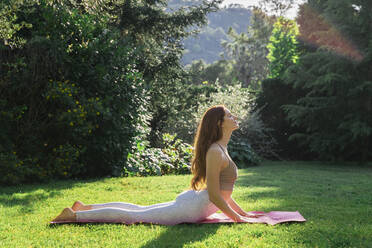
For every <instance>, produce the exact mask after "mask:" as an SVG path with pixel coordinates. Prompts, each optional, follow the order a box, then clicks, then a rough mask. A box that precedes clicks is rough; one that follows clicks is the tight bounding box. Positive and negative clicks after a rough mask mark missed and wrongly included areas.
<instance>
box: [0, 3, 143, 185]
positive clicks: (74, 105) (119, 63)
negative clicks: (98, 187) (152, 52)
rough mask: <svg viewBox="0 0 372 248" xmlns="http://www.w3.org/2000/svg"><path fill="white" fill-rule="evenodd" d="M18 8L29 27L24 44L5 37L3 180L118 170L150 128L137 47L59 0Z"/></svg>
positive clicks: (22, 32) (0, 45)
mask: <svg viewBox="0 0 372 248" xmlns="http://www.w3.org/2000/svg"><path fill="white" fill-rule="evenodd" d="M13 12H14V13H13V14H14V16H15V17H16V18H15V19H14V20H13V22H14V23H13V24H14V25H15V24H17V23H20V24H21V23H22V24H24V23H26V24H27V25H23V27H24V28H20V29H19V30H16V31H15V32H14V37H13V38H14V39H13V40H17V37H18V38H19V39H22V40H24V41H25V43H24V44H23V45H22V44H21V45H20V46H18V47H14V46H12V47H11V46H10V45H9V44H8V43H7V41H6V40H5V39H2V40H1V42H0V55H1V62H2V63H1V64H0V99H1V101H0V108H1V113H0V138H1V139H2V143H1V145H0V173H1V174H2V175H4V176H3V177H2V178H1V179H0V183H12V184H15V183H20V182H34V181H42V180H46V179H49V178H72V177H86V176H105V175H119V174H120V169H121V168H123V166H124V163H125V158H126V155H127V153H128V151H129V150H130V148H131V144H132V142H133V140H134V138H135V137H137V136H139V135H140V134H143V133H144V132H146V131H147V129H146V127H147V124H146V120H147V116H146V114H145V113H146V108H147V101H148V98H147V95H146V91H145V88H144V86H143V80H142V75H141V74H140V73H139V72H138V70H137V69H136V66H135V65H134V63H135V61H134V59H135V57H136V49H135V48H133V47H132V46H131V45H130V44H131V42H130V40H126V39H125V37H124V38H123V37H122V36H121V34H120V32H119V31H118V30H116V29H114V28H112V27H110V28H109V26H108V24H107V21H106V22H105V21H104V18H103V17H102V16H98V15H99V13H96V14H93V13H87V12H84V11H80V10H79V9H74V8H72V7H71V8H69V7H67V5H62V4H60V3H58V2H56V3H52V1H38V2H35V3H33V4H19V5H16V7H15V10H13ZM1 32H3V30H1ZM0 37H3V36H0Z"/></svg>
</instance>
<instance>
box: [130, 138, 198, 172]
mask: <svg viewBox="0 0 372 248" xmlns="http://www.w3.org/2000/svg"><path fill="white" fill-rule="evenodd" d="M162 138H163V139H162V142H163V148H153V147H149V146H148V145H149V144H148V142H146V141H140V140H139V141H137V144H136V145H135V146H134V147H133V151H132V153H129V154H128V158H127V159H128V162H127V164H126V166H125V169H124V170H125V173H126V174H127V175H137V176H150V175H165V174H187V173H190V168H191V166H190V161H191V156H192V146H191V145H189V144H187V143H184V142H182V141H181V140H180V139H176V135H171V134H167V133H166V134H164V135H163V136H162Z"/></svg>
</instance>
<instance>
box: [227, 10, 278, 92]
mask: <svg viewBox="0 0 372 248" xmlns="http://www.w3.org/2000/svg"><path fill="white" fill-rule="evenodd" d="M274 20H275V19H274V18H270V17H268V16H267V15H266V14H265V13H264V12H262V11H261V10H260V9H259V8H254V9H253V14H252V17H251V21H250V22H251V26H249V27H248V30H247V32H246V33H241V34H237V33H236V32H235V30H234V29H232V28H231V29H230V30H229V36H230V37H231V39H232V41H231V42H223V43H222V46H223V47H224V49H225V51H226V54H227V58H229V59H231V60H232V63H233V68H234V70H235V73H236V77H237V79H238V80H239V81H240V82H242V84H243V86H244V87H248V86H249V87H251V88H252V89H259V87H260V86H259V84H260V81H261V80H263V79H264V78H266V77H267V74H268V59H267V54H268V49H267V44H268V43H269V38H270V35H271V31H272V28H273V23H274Z"/></svg>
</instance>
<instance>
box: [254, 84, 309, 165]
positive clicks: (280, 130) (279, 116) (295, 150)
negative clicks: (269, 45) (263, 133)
mask: <svg viewBox="0 0 372 248" xmlns="http://www.w3.org/2000/svg"><path fill="white" fill-rule="evenodd" d="M305 95H306V91H305V90H301V89H298V88H297V89H295V88H293V87H292V85H291V84H288V83H285V82H284V81H283V80H282V79H279V78H268V79H265V80H263V81H262V84H261V91H260V92H259V94H258V96H257V98H256V101H255V102H256V104H255V110H256V111H259V112H260V116H261V119H262V121H263V123H264V124H265V126H267V127H268V128H269V134H270V135H271V136H272V137H273V138H274V139H275V140H276V141H277V143H276V144H275V146H274V149H275V150H276V151H277V154H278V155H279V157H280V158H284V159H298V160H309V159H310V160H312V159H316V156H314V154H308V153H309V152H308V149H306V147H300V146H298V144H297V142H295V141H293V140H292V141H291V140H289V139H288V138H289V137H290V136H291V135H292V134H294V133H296V132H298V131H299V130H301V129H299V128H296V127H292V126H291V124H290V122H289V121H288V120H287V115H286V113H285V112H284V110H283V108H282V106H283V105H288V104H295V103H296V101H297V99H299V98H300V97H303V96H305ZM271 158H272V159H277V157H276V156H274V157H271Z"/></svg>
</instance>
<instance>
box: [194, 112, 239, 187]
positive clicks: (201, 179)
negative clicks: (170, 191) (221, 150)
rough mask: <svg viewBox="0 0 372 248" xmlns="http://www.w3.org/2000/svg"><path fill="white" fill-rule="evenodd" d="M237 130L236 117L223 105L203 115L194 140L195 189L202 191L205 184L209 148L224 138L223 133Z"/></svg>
mask: <svg viewBox="0 0 372 248" xmlns="http://www.w3.org/2000/svg"><path fill="white" fill-rule="evenodd" d="M225 124H226V125H225ZM236 128H238V126H237V122H236V120H235V117H234V116H233V115H231V113H230V111H228V110H227V109H226V107H225V106H223V105H216V106H213V107H211V108H209V109H208V110H207V111H206V112H205V113H204V114H203V117H202V118H201V120H200V122H199V125H198V128H197V131H196V135H195V139H194V154H193V155H194V156H193V159H192V162H191V171H192V173H193V174H194V177H193V179H192V180H191V187H192V188H193V189H195V190H196V189H200V187H202V186H203V185H204V183H205V176H206V161H205V158H206V154H207V151H208V149H209V147H210V146H211V145H212V144H213V143H214V142H216V141H218V140H220V139H221V138H222V135H223V131H228V130H231V131H232V130H235V129H236Z"/></svg>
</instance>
